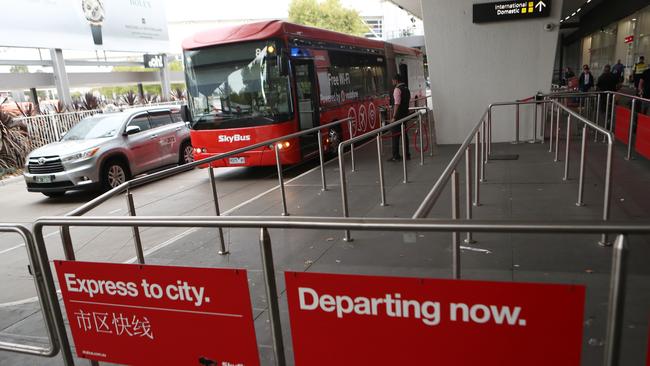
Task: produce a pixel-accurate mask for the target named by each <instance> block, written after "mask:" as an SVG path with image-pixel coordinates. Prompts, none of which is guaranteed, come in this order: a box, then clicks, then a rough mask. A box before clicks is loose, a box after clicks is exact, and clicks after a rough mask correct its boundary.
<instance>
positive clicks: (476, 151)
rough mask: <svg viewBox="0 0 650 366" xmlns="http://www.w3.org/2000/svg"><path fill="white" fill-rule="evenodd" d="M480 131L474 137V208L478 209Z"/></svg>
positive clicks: (479, 203)
mask: <svg viewBox="0 0 650 366" xmlns="http://www.w3.org/2000/svg"><path fill="white" fill-rule="evenodd" d="M480 140H481V131H476V135H474V206H476V207H478V206H480V205H481V200H480V197H479V194H480V193H479V181H478V179H479V171H478V169H479V166H480V165H481V161H480V160H479V159H480V157H479V153H480V150H481V147H480V146H481V142H480Z"/></svg>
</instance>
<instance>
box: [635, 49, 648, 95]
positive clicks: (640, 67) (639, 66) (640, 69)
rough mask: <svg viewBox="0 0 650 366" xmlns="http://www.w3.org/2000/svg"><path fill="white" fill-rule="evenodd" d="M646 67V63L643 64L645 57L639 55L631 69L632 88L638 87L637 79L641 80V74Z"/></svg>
mask: <svg viewBox="0 0 650 366" xmlns="http://www.w3.org/2000/svg"><path fill="white" fill-rule="evenodd" d="M647 68H648V65H646V64H645V57H643V56H641V57H639V62H637V63H636V64H634V69H633V70H632V82H634V88H635V89H638V88H639V81H640V80H641V75H642V74H643V72H644V71H645V70H646V69H647Z"/></svg>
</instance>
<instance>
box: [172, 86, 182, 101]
mask: <svg viewBox="0 0 650 366" xmlns="http://www.w3.org/2000/svg"><path fill="white" fill-rule="evenodd" d="M170 94H171V96H172V100H185V91H184V90H183V89H181V88H176V89H174V90H172V91H171V93H170Z"/></svg>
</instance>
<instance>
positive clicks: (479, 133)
mask: <svg viewBox="0 0 650 366" xmlns="http://www.w3.org/2000/svg"><path fill="white" fill-rule="evenodd" d="M476 136H478V139H479V150H480V151H479V155H480V156H479V157H480V159H479V160H478V161H477V162H476V163H477V164H478V172H477V174H476V176H477V177H478V179H479V181H480V182H482V181H483V169H485V167H484V166H483V161H484V159H483V155H484V153H485V141H484V137H483V133H482V130H481V127H479V129H478V131H476ZM477 185H478V184H477Z"/></svg>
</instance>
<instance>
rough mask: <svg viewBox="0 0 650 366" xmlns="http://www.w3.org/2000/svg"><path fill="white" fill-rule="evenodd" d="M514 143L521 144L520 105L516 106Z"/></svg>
mask: <svg viewBox="0 0 650 366" xmlns="http://www.w3.org/2000/svg"><path fill="white" fill-rule="evenodd" d="M512 143H513V144H518V143H519V104H517V105H516V106H515V141H513V142H512Z"/></svg>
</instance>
